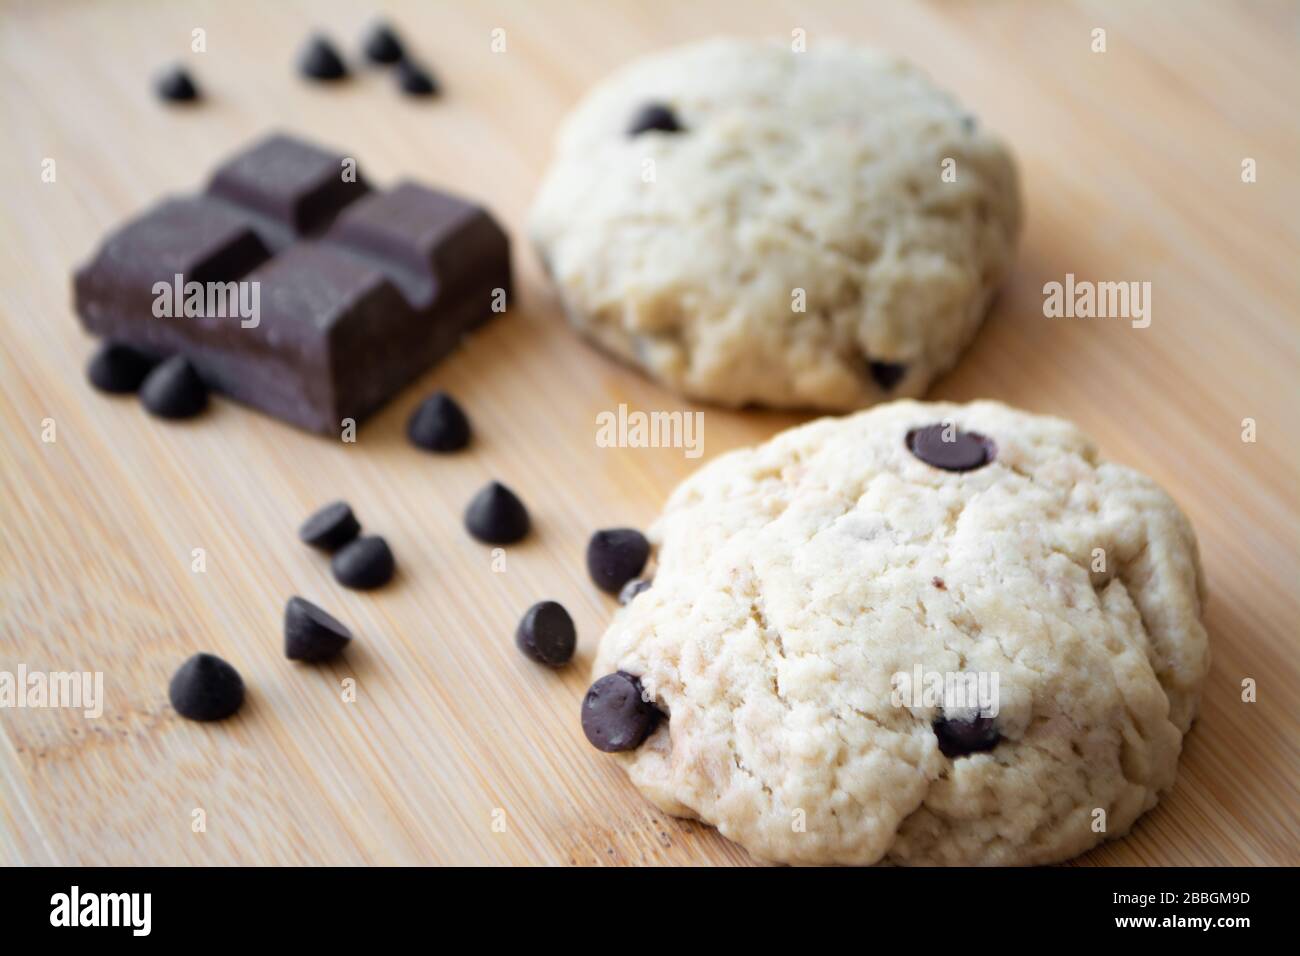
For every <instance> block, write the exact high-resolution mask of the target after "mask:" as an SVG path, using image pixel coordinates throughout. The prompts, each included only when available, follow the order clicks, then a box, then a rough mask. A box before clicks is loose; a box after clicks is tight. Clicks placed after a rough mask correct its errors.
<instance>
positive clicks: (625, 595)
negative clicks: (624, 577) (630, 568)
mask: <svg viewBox="0 0 1300 956" xmlns="http://www.w3.org/2000/svg"><path fill="white" fill-rule="evenodd" d="M650 584H651V582H650V581H649V580H647V579H646V578H633V579H632V580H631V581H628V582H627V584H625V585H623V590H621V591H619V592H618V603H619V604H631V603H632V599H633V598H634V597H636V596H637V595H638V594H640V593H641V592H642V591H648V590H650Z"/></svg>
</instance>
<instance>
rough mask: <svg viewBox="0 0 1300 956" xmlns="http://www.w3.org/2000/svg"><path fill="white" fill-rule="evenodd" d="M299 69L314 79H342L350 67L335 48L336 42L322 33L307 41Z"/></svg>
mask: <svg viewBox="0 0 1300 956" xmlns="http://www.w3.org/2000/svg"><path fill="white" fill-rule="evenodd" d="M298 69H299V70H301V71H302V74H303V76H306V77H310V78H311V79H313V80H341V79H343V77H345V76H347V75H348V68H347V67H346V66H344V65H343V58H342V57H340V56H339V54H338V51H337V50H335V49H334V44H332V43H330V41H329V40H327V39H325V37H323V36H321V35H320V34H316V35H315V36H313V37H312V38H311V39H310V40H308V41H307V46H306V47H304V48H303V51H302V55H301V56H300V57H299V58H298Z"/></svg>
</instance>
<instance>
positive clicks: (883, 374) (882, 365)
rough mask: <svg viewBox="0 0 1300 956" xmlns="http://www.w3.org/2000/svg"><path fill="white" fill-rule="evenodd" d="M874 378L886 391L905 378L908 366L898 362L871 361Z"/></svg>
mask: <svg viewBox="0 0 1300 956" xmlns="http://www.w3.org/2000/svg"><path fill="white" fill-rule="evenodd" d="M868 368H869V369H870V370H871V378H872V380H873V381H874V382H875V383H876V384H877V385H879V386H880V387H881V388H882V389H884V390H885V391H886V392H888V391H890V390H891V389H892V388H893V387H894V386H895V385H897V384H898V383H899V382H901V381H902V380H903V376H904V375H906V374H907V366H906V365H899V364H898V363H896V362H869V363H868Z"/></svg>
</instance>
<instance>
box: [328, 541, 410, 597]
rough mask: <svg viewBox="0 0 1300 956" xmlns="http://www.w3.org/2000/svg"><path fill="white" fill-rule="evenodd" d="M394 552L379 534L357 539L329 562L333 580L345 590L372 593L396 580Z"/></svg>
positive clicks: (340, 550) (341, 549)
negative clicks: (350, 589) (374, 589)
mask: <svg viewBox="0 0 1300 956" xmlns="http://www.w3.org/2000/svg"><path fill="white" fill-rule="evenodd" d="M394 568H395V565H394V563H393V552H392V551H390V550H388V542H387V541H385V540H384V539H383V538H381V537H379V536H378V535H369V536H367V537H364V538H357V539H356V540H355V541H352V542H350V543H348V544H345V545H344V546H343V547H342V548H340V549H339V550H338V551H337V552H335V554H334V557H333V559H331V561H330V570H332V571H333V572H334V579H335V580H336V581H338V582H339V584H341V585H343V586H344V587H345V588H355V589H356V590H358V591H369V590H370V589H371V588H378V587H383V586H384V585H385V584H387V583H388V582H389V581H391V580H392V579H393V570H394Z"/></svg>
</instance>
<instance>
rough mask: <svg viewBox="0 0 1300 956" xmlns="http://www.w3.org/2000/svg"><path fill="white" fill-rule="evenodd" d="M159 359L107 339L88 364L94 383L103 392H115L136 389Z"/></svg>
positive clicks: (117, 393) (89, 376) (91, 380)
mask: <svg viewBox="0 0 1300 956" xmlns="http://www.w3.org/2000/svg"><path fill="white" fill-rule="evenodd" d="M157 364H158V360H157V359H156V358H154V357H153V356H152V355H146V354H145V353H144V352H141V351H139V350H138V349H133V348H131V346H129V345H118V344H117V343H115V342H106V343H104V344H103V345H101V346H100V347H99V350H98V351H96V352H95V354H94V355H93V356H92V357H91V359H90V363H89V364H88V365H87V366H86V377H87V378H88V379H90V384H91V385H93V386H95V388H97V389H99V390H100V391H101V392H112V393H113V394H115V395H121V394H125V393H127V392H134V391H136V390H137V389H139V387H140V383H141V382H143V381H144V379H145V376H146V375H148V374H149V373H150V372H151V371H153V367H154V366H155V365H157Z"/></svg>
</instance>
